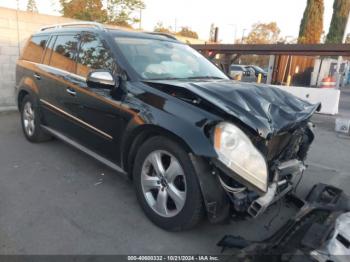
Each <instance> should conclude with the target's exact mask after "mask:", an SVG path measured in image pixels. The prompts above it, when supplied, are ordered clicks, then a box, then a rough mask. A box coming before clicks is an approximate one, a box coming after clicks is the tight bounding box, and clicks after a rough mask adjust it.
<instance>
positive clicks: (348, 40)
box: [345, 34, 350, 44]
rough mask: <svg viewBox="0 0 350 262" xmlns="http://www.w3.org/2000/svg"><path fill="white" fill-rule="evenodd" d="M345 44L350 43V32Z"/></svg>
mask: <svg viewBox="0 0 350 262" xmlns="http://www.w3.org/2000/svg"><path fill="white" fill-rule="evenodd" d="M345 44H350V34H348V35H347V36H346V38H345Z"/></svg>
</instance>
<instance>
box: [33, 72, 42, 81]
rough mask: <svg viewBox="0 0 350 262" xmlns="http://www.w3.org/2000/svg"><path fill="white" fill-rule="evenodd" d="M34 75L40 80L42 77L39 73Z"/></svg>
mask: <svg viewBox="0 0 350 262" xmlns="http://www.w3.org/2000/svg"><path fill="white" fill-rule="evenodd" d="M33 76H34V77H35V78H36V79H38V80H40V79H41V76H40V75H39V74H37V73H34V74H33Z"/></svg>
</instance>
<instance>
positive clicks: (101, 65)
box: [77, 35, 113, 77]
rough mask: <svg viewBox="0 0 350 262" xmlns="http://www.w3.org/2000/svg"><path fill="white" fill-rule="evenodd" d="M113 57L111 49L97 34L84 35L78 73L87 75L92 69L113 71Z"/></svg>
mask: <svg viewBox="0 0 350 262" xmlns="http://www.w3.org/2000/svg"><path fill="white" fill-rule="evenodd" d="M112 65H113V57H112V54H111V52H110V51H109V49H108V48H107V47H106V46H105V45H104V43H103V42H102V41H101V39H99V38H98V37H97V36H95V35H84V36H83V38H82V45H81V48H80V50H79V55H78V66H77V74H78V75H81V76H84V77H86V76H87V75H88V73H89V72H90V71H91V70H94V69H106V70H108V71H112Z"/></svg>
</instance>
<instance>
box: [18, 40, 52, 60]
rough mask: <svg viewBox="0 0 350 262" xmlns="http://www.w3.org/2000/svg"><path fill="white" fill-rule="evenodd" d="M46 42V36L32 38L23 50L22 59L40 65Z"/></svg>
mask: <svg viewBox="0 0 350 262" xmlns="http://www.w3.org/2000/svg"><path fill="white" fill-rule="evenodd" d="M48 40H49V36H48V35H40V36H33V37H32V38H31V39H30V40H29V41H28V43H27V46H26V47H25V49H24V52H23V55H22V59H23V60H28V61H31V62H35V63H40V62H41V58H42V56H43V53H44V50H45V47H46V45H47V41H48Z"/></svg>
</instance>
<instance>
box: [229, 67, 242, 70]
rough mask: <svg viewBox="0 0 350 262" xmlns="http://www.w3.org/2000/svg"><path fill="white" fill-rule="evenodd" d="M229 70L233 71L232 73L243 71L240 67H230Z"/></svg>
mask: <svg viewBox="0 0 350 262" xmlns="http://www.w3.org/2000/svg"><path fill="white" fill-rule="evenodd" d="M231 70H234V71H243V69H242V67H240V66H231Z"/></svg>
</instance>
